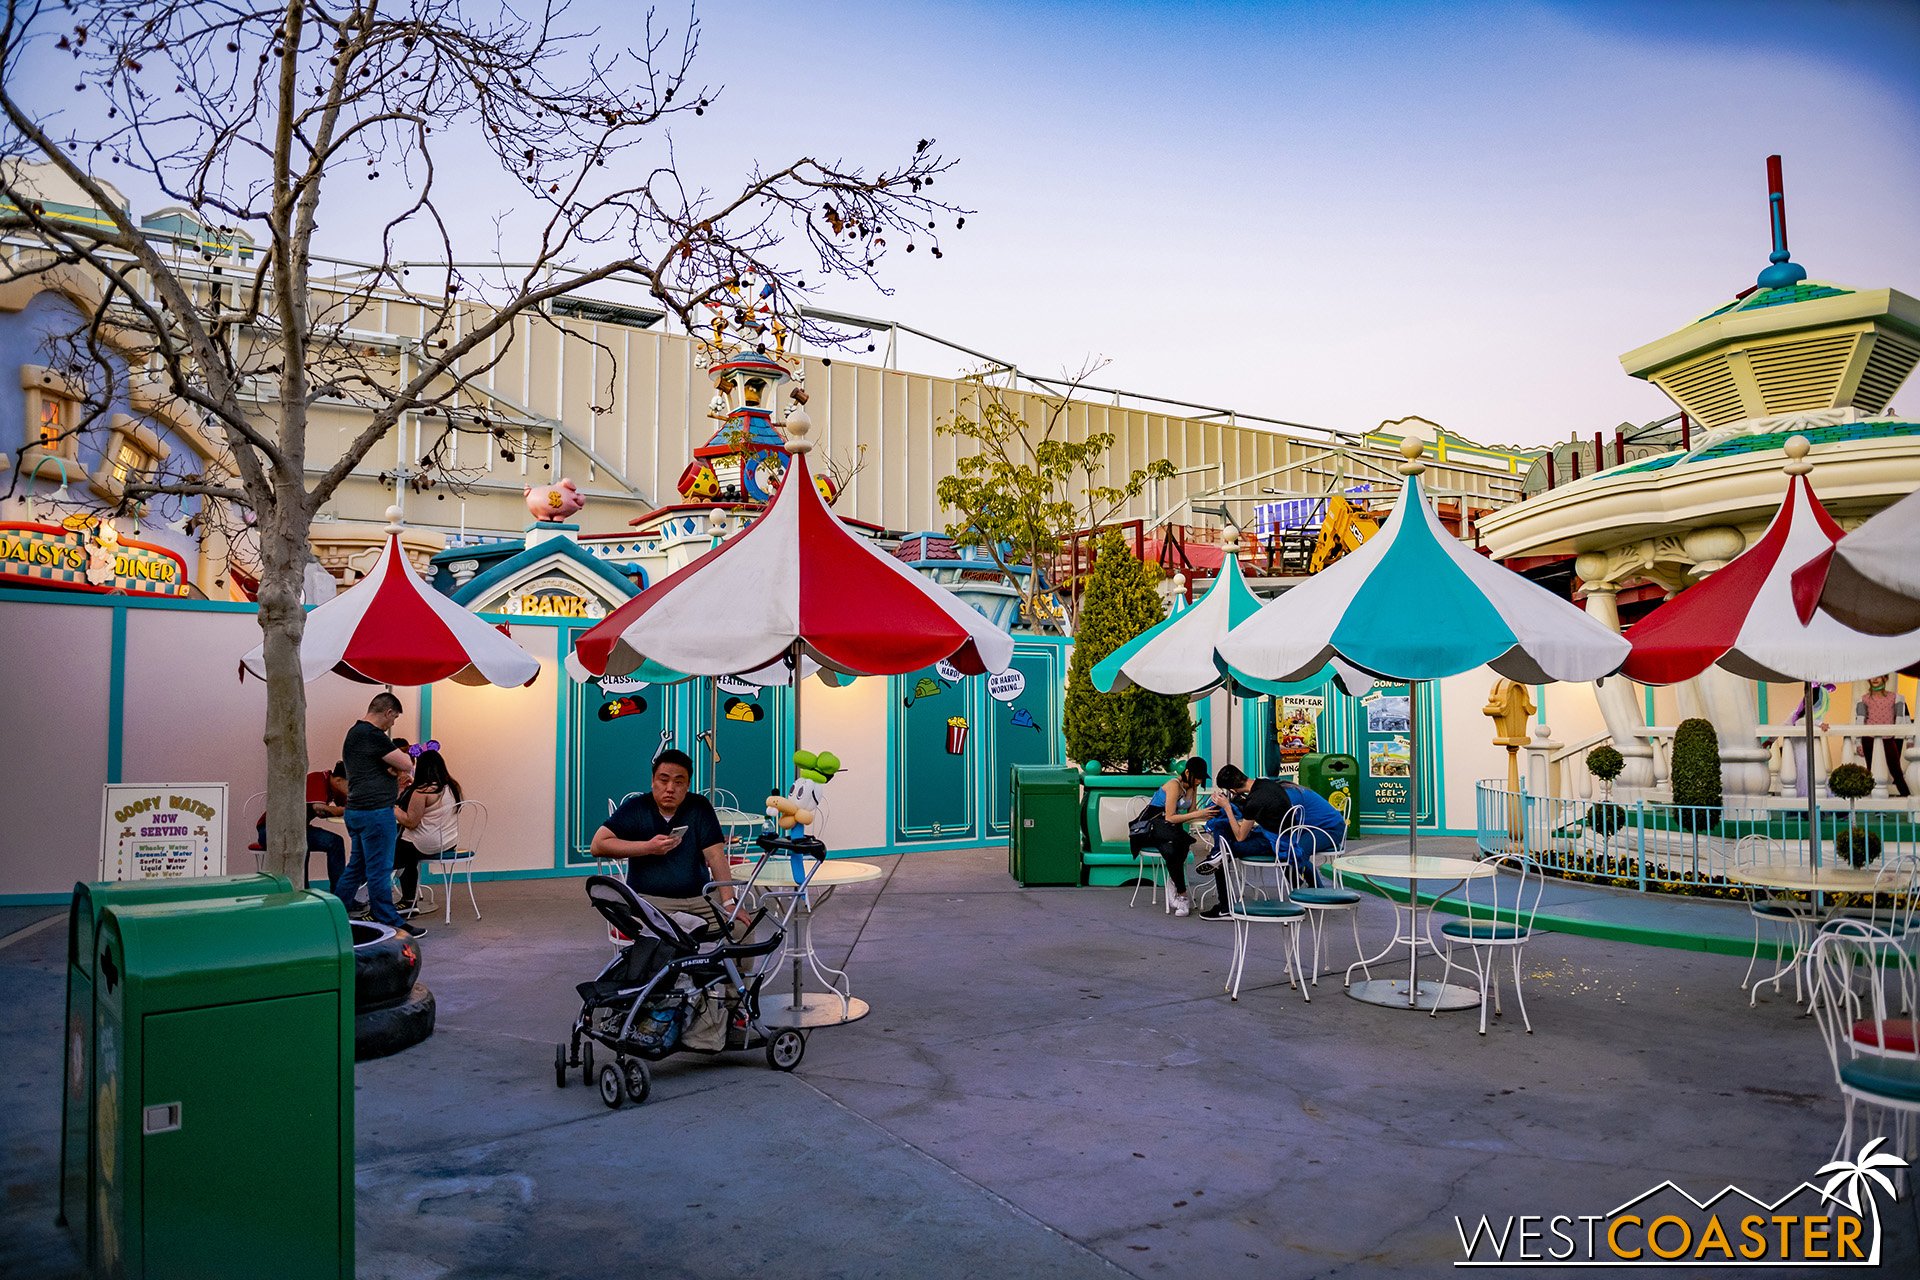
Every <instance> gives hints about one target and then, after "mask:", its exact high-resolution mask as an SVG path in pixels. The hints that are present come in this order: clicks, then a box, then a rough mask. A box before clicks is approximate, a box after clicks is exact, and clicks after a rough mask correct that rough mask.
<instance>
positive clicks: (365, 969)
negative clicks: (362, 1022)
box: [353, 920, 420, 1013]
mask: <svg viewBox="0 0 1920 1280" xmlns="http://www.w3.org/2000/svg"><path fill="white" fill-rule="evenodd" d="M419 980H420V946H419V944H418V943H416V942H414V941H413V940H412V939H410V938H403V937H401V936H400V935H399V934H398V933H396V932H395V931H394V930H392V929H390V928H388V927H387V926H386V925H384V924H371V923H369V922H367V921H363V920H356V921H354V922H353V1009H354V1012H355V1013H364V1012H366V1011H367V1010H369V1009H387V1008H391V1007H392V1006H394V1005H397V1004H400V1003H402V1002H404V1001H405V1000H406V999H407V998H408V997H409V996H410V995H411V994H412V992H413V986H414V984H415V983H416V982H418V981H419Z"/></svg>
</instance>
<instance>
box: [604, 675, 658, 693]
mask: <svg viewBox="0 0 1920 1280" xmlns="http://www.w3.org/2000/svg"><path fill="white" fill-rule="evenodd" d="M595 683H596V684H598V685H599V686H600V692H602V693H638V692H640V691H641V690H642V689H644V688H646V687H647V682H646V681H645V680H635V679H634V678H633V677H632V676H601V677H600V679H599V680H597V681H595Z"/></svg>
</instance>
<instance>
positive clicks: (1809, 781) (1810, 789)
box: [1800, 680, 1820, 872]
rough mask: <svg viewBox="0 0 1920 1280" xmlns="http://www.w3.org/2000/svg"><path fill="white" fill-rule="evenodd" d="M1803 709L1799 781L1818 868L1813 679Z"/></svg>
mask: <svg viewBox="0 0 1920 1280" xmlns="http://www.w3.org/2000/svg"><path fill="white" fill-rule="evenodd" d="M1800 706H1801V708H1802V709H1803V711H1804V715H1803V716H1802V718H1803V719H1804V720H1805V721H1806V724H1805V725H1804V726H1803V727H1804V728H1805V729H1806V733H1807V765H1806V769H1805V770H1804V772H1805V774H1806V777H1804V778H1802V779H1801V781H1802V782H1804V783H1806V786H1807V853H1808V857H1809V858H1810V859H1811V861H1812V865H1813V869H1814V870H1815V871H1816V872H1817V871H1819V870H1820V788H1819V786H1818V785H1816V783H1815V781H1814V779H1815V776H1816V775H1815V774H1814V770H1813V719H1814V716H1813V681H1811V680H1809V681H1807V692H1806V700H1805V701H1804V702H1802V703H1801V704H1800Z"/></svg>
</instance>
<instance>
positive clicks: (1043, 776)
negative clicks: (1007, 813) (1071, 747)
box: [1007, 764, 1080, 885]
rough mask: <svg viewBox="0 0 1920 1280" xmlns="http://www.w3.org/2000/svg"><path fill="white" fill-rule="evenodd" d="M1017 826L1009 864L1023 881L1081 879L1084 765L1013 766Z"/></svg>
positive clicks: (1010, 838)
mask: <svg viewBox="0 0 1920 1280" xmlns="http://www.w3.org/2000/svg"><path fill="white" fill-rule="evenodd" d="M1012 790H1013V827H1012V830H1010V831H1009V832H1008V833H1007V870H1008V871H1010V872H1012V873H1013V878H1014V879H1015V880H1018V881H1019V882H1020V883H1021V884H1023V885H1050V884H1072V885H1077V884H1079V883H1080V771H1079V770H1078V769H1076V768H1074V767H1073V766H1071V765H1054V764H1016V765H1014V766H1013V785H1012Z"/></svg>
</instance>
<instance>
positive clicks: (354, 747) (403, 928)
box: [333, 693, 426, 938]
mask: <svg viewBox="0 0 1920 1280" xmlns="http://www.w3.org/2000/svg"><path fill="white" fill-rule="evenodd" d="M399 719H400V699H398V698H396V697H394V696H393V695H392V694H391V693H377V694H375V695H374V696H373V701H372V702H370V703H368V704H367V714H366V716H365V718H363V719H360V720H356V721H355V722H354V724H353V727H352V728H351V729H349V730H347V740H346V743H345V744H344V745H343V746H342V748H341V751H340V758H341V759H342V760H343V761H344V762H345V763H346V766H347V814H346V818H347V834H348V835H350V836H352V837H353V856H352V857H351V858H349V859H348V860H347V869H346V872H345V873H344V874H343V875H341V877H340V881H339V883H337V884H335V885H334V886H333V891H334V893H335V894H336V895H337V896H338V897H339V899H340V901H342V902H344V903H346V904H347V907H348V909H349V910H351V909H352V907H353V899H354V895H355V894H356V893H357V892H358V891H359V889H360V886H361V885H363V884H364V885H366V887H367V907H368V911H369V913H370V914H371V915H372V916H373V918H374V920H375V921H377V922H378V923H380V924H384V925H388V926H390V927H392V928H394V929H397V930H399V931H400V932H401V933H404V934H411V935H413V936H414V937H416V938H417V937H419V936H421V935H422V934H424V933H425V932H426V930H425V929H423V928H421V927H420V926H419V925H416V924H412V923H409V922H408V921H406V920H403V919H401V917H400V913H399V912H398V911H396V910H394V906H393V885H392V883H391V877H392V875H393V845H394V841H395V840H397V839H398V838H399V835H400V824H399V822H398V820H396V819H395V817H394V814H393V802H394V801H395V800H396V799H398V798H399V796H400V786H401V784H402V783H403V782H406V781H408V780H410V779H411V777H412V774H413V761H412V760H411V758H409V757H408V755H407V753H406V752H404V751H402V750H400V748H398V747H397V746H395V745H394V743H393V739H392V738H391V737H389V736H388V735H389V734H391V733H392V731H393V726H394V722H395V721H397V720H399Z"/></svg>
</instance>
